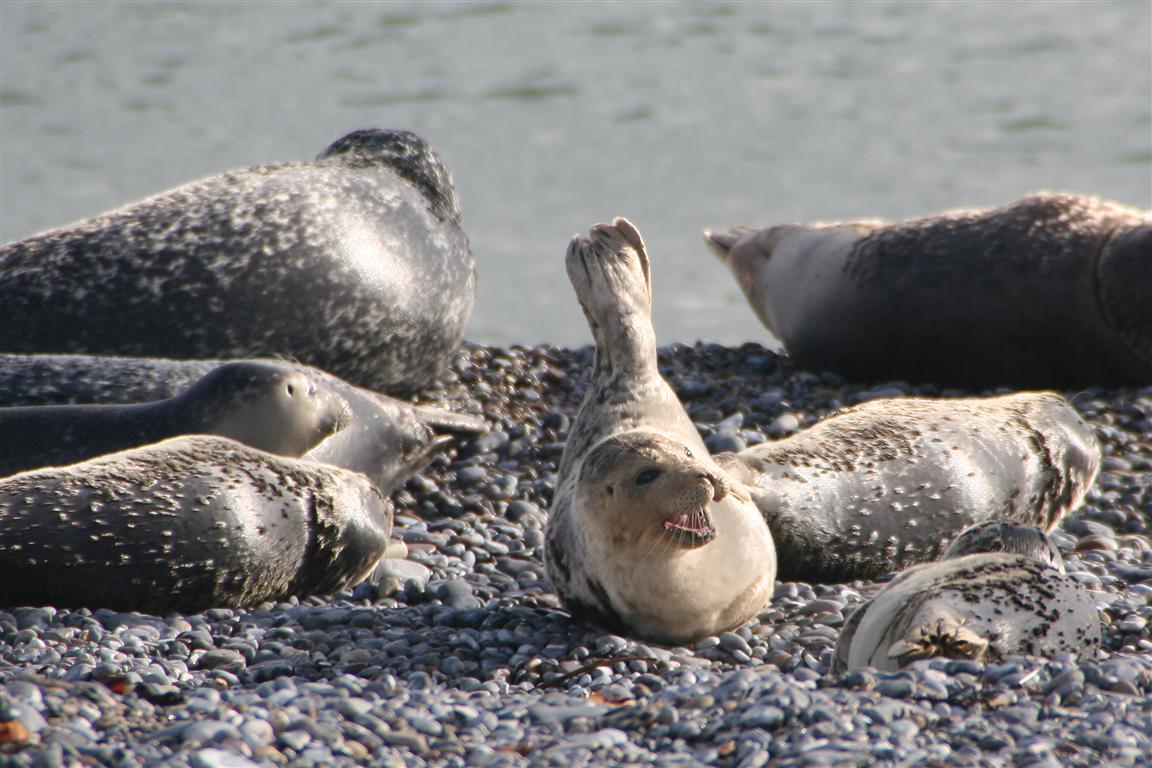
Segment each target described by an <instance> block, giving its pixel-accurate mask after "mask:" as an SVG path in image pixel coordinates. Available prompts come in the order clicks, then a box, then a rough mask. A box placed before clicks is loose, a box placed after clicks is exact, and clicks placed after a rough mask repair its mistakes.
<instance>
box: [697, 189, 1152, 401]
mask: <svg viewBox="0 0 1152 768" xmlns="http://www.w3.org/2000/svg"><path fill="white" fill-rule="evenodd" d="M704 237H705V241H706V242H707V243H708V245H709V247H710V248H711V249H712V251H713V252H714V253H715V254H716V255H717V256H719V258H720V260H721V261H723V262H724V263H725V264H726V265H727V266H728V268H729V269H730V270H731V271H732V274H733V275H734V276H735V278H736V281H737V282H738V283H739V284H740V287H741V289H742V290H743V291H744V295H745V296H746V297H747V298H748V301H749V303H750V304H751V305H752V308H753V310H755V312H756V314H757V316H758V317H759V318H760V320H761V322H763V323H764V325H765V326H767V328H768V329H769V330H770V331H771V332H772V333H773V334H775V335H776V336H777V337H778V338H779V339H780V340H781V341H782V342H783V344H784V346H785V347H786V348H787V350H788V351H789V353H791V354H792V356H793V357H794V358H795V359H796V361H797V362H798V363H799V364H801V365H804V366H806V367H809V368H815V369H828V370H833V371H836V372H838V373H841V374H844V375H846V376H851V377H854V378H858V379H890V378H902V379H911V380H921V381H931V382H933V383H937V384H956V385H964V386H994V385H1009V386H1013V387H1015V388H1028V389H1035V388H1046V387H1078V386H1093V385H1103V386H1110V385H1121V384H1136V385H1143V384H1147V383H1148V382H1149V381H1152V215H1150V214H1149V213H1148V212H1147V211H1138V210H1135V209H1131V208H1126V207H1124V206H1121V205H1117V204H1113V203H1108V202H1104V201H1101V200H1098V199H1096V198H1090V197H1078V196H1072V195H1056V194H1037V195H1032V196H1030V197H1026V198H1024V199H1022V200H1020V201H1018V202H1015V203H1012V204H1010V205H1007V206H1005V207H1003V208H996V209H993V210H984V211H961V212H953V213H946V214H942V215H938V216H931V217H928V218H923V219H915V220H911V221H906V222H903V223H900V224H884V223H883V222H877V221H859V222H849V223H843V224H814V225H783V226H776V227H771V228H769V229H761V230H754V229H748V228H735V229H731V230H728V231H724V232H713V231H705V233H704Z"/></svg>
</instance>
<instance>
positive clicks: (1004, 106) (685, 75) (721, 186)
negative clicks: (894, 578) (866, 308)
mask: <svg viewBox="0 0 1152 768" xmlns="http://www.w3.org/2000/svg"><path fill="white" fill-rule="evenodd" d="M1150 9H1152V4H1150V3H1148V2H1146V1H1145V0H1138V1H1136V2H1096V1H1092V2H1081V3H1075V2H1031V3H1012V2H986V3H985V2H952V3H906V2H905V3H896V2H868V3H863V2H855V3H853V2H804V3H800V2H794V3H733V4H717V3H707V4H705V3H696V2H693V3H631V4H624V3H621V4H599V3H581V4H576V3H568V4H551V3H502V4H462V3H451V4H446V3H368V2H359V3H321V2H307V3H302V2H295V3H244V4H240V5H234V4H224V3H193V2H188V3H176V2H169V3H163V4H154V5H142V4H129V3H97V2H83V3H75V2H54V3H21V2H8V1H6V2H4V3H2V4H0V240H2V241H8V240H12V239H15V238H19V237H24V236H26V235H29V234H32V233H34V232H37V231H40V230H43V229H46V228H50V227H53V226H57V225H61V224H65V223H68V222H70V221H73V220H75V219H78V218H82V217H85V216H90V215H94V214H96V213H99V212H101V211H103V210H106V209H108V208H112V207H115V206H118V205H121V204H123V203H126V202H130V201H132V200H135V199H138V198H140V197H143V196H145V195H148V194H151V193H153V192H158V191H160V190H162V189H165V188H167V187H171V186H174V185H177V184H179V183H182V182H184V181H190V180H192V179H195V178H199V177H203V176H207V175H210V174H213V173H217V172H219V171H222V170H226V169H229V168H235V167H241V166H245V165H251V164H255V163H260V162H272V161H280V160H295V159H304V158H308V157H311V156H313V155H315V154H316V153H317V152H318V151H319V150H320V149H322V148H323V147H324V146H325V145H327V144H328V142H330V141H331V140H332V139H334V138H336V137H338V136H340V135H342V134H343V133H345V132H347V131H348V130H351V129H353V128H360V127H367V126H387V127H402V128H410V129H412V130H415V131H417V132H419V133H420V134H422V135H424V136H425V137H426V138H427V139H428V140H429V141H431V142H432V143H433V145H434V146H435V147H437V148H438V149H439V150H440V152H441V154H442V155H443V156H444V157H445V159H446V160H447V162H448V163H449V165H450V167H451V168H452V170H453V173H454V175H455V178H456V182H457V186H458V188H459V190H460V195H461V198H462V201H463V207H464V217H465V226H466V228H467V230H468V232H469V234H470V236H471V238H472V243H473V249H474V251H475V254H476V260H477V265H478V270H479V278H480V281H479V282H480V284H479V301H478V306H477V311H476V315H475V317H474V319H473V322H472V326H471V331H470V333H469V336H470V338H473V339H475V340H478V341H485V342H490V343H509V342H524V343H533V342H538V341H551V342H557V343H565V344H581V343H586V342H587V341H589V336H588V331H587V328H586V327H585V325H584V321H583V318H582V317H581V316H580V313H579V311H578V308H577V306H576V304H575V301H574V299H573V296H572V293H571V289H570V288H569V286H568V282H567V278H566V277H565V274H564V269H563V260H562V256H563V252H564V248H565V245H566V243H567V240H568V238H569V237H570V236H571V235H572V234H573V233H574V232H576V231H581V230H584V229H586V228H587V227H588V225H590V224H592V223H594V222H596V221H602V220H606V219H608V218H610V217H612V216H614V215H626V216H628V217H630V218H631V219H632V220H633V221H634V222H635V223H636V224H637V225H638V226H639V227H640V228H641V230H642V231H643V233H644V235H645V238H646V239H647V241H648V244H649V247H650V250H651V252H652V255H653V269H654V275H655V277H654V282H655V290H656V323H657V331H658V335H659V338H660V339H661V341H663V342H668V341H673V340H684V341H690V340H695V339H698V338H708V339H712V340H717V341H723V342H729V343H735V342H740V341H744V340H748V339H766V338H767V333H766V331H764V330H763V329H762V328H761V327H760V326H759V324H758V323H757V321H756V320H755V318H754V317H753V316H752V313H751V311H750V310H749V309H748V307H747V306H746V304H745V302H744V299H743V297H742V296H741V295H740V293H739V292H738V290H737V289H736V286H735V284H734V283H733V281H732V280H731V278H730V277H729V276H728V274H727V272H726V271H724V270H722V269H721V268H720V266H719V264H718V263H717V262H715V261H714V260H713V259H712V257H711V256H709V255H708V254H707V253H706V252H705V250H704V248H703V245H702V244H701V240H700V235H699V232H700V229H701V228H703V227H707V226H713V227H714V226H724V225H729V224H736V223H747V224H763V225H768V224H773V223H779V222H784V221H805V220H812V219H830V218H844V217H853V218H855V217H872V216H884V217H891V218H898V217H905V216H913V215H919V214H924V213H930V212H934V211H937V210H940V209H944V208H950V207H956V206H966V205H993V204H1000V203H1004V202H1007V201H1009V200H1012V199H1014V198H1016V197H1018V196H1020V195H1022V194H1024V193H1026V192H1029V191H1034V190H1037V189H1042V188H1047V189H1064V190H1070V191H1076V192H1086V193H1095V194H1100V195H1104V196H1107V197H1112V198H1116V199H1119V200H1121V201H1124V202H1127V203H1130V204H1136V205H1140V206H1144V207H1150V206H1152V10H1150Z"/></svg>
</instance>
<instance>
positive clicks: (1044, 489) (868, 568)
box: [715, 392, 1100, 583]
mask: <svg viewBox="0 0 1152 768" xmlns="http://www.w3.org/2000/svg"><path fill="white" fill-rule="evenodd" d="M715 460H716V462H717V463H718V464H719V465H720V466H722V467H723V468H724V469H725V470H726V471H727V472H728V473H729V475H730V476H731V477H732V478H734V479H735V480H738V481H740V482H742V483H745V484H747V485H748V486H750V487H751V488H752V489H753V498H754V499H755V500H756V503H757V505H758V506H759V507H760V510H761V511H762V512H763V513H764V516H765V518H766V519H767V520H768V525H769V527H770V528H771V529H772V537H773V539H774V540H775V542H776V551H777V553H778V554H779V556H780V565H779V570H778V573H777V576H778V577H779V578H780V579H781V580H786V581H806V582H818V583H819V582H823V583H827V582H842V581H852V580H853V579H871V578H876V577H878V576H881V575H883V574H885V573H888V572H890V571H893V570H898V569H901V568H905V567H907V566H909V565H913V564H915V563H918V562H923V561H925V560H931V559H933V558H935V557H936V556H938V555H939V554H940V552H941V551H942V549H943V548H944V546H946V545H947V543H948V542H949V541H950V540H951V539H952V537H953V536H955V535H956V534H957V533H959V532H960V531H961V530H962V529H963V528H965V527H966V526H968V525H971V524H973V523H979V522H984V521H987V520H1003V521H1009V522H1018V523H1027V524H1030V525H1038V526H1041V527H1043V528H1051V527H1052V526H1053V525H1055V524H1056V522H1057V521H1058V520H1059V519H1060V518H1061V517H1063V515H1064V514H1065V513H1067V512H1068V511H1069V510H1071V509H1074V508H1075V507H1077V506H1078V505H1079V504H1080V503H1081V501H1082V500H1083V498H1084V495H1085V494H1086V493H1087V492H1088V489H1089V488H1091V486H1092V483H1093V481H1094V480H1095V478H1096V473H1097V471H1098V469H1099V466H1100V447H1099V445H1098V443H1097V442H1096V438H1095V435H1094V434H1093V432H1092V429H1091V428H1090V427H1089V426H1088V425H1087V424H1085V423H1084V421H1083V420H1082V419H1081V418H1080V416H1079V415H1078V414H1077V413H1076V411H1075V409H1073V408H1072V406H1070V405H1069V404H1068V402H1067V401H1066V400H1065V399H1064V398H1063V397H1061V396H1059V395H1057V394H1054V393H1050V392H1031V393H1019V394H1013V395H1004V396H1001V397H993V398H965V399H945V400H930V399H924V398H894V399H887V400H873V401H871V402H868V403H864V404H863V405H859V406H856V407H855V408H851V409H848V410H846V411H843V412H841V413H838V414H834V415H832V416H829V417H828V418H826V419H824V420H823V421H820V422H817V423H816V424H814V425H813V426H812V427H810V428H809V429H806V430H804V431H802V432H799V433H797V434H795V435H793V436H791V437H789V438H786V439H784V440H778V441H775V442H766V443H761V444H760V445H756V446H753V447H752V448H748V449H747V450H744V451H741V452H740V453H738V454H719V455H717V456H716V457H715Z"/></svg>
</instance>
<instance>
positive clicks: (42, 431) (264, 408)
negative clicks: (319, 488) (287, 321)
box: [0, 362, 352, 477]
mask: <svg viewBox="0 0 1152 768" xmlns="http://www.w3.org/2000/svg"><path fill="white" fill-rule="evenodd" d="M351 415H352V414H351V410H350V408H349V406H348V403H347V402H346V401H345V399H344V398H343V397H341V396H340V395H339V394H337V393H336V392H335V391H334V390H333V389H332V388H330V387H326V386H324V385H323V384H321V383H319V382H318V381H317V379H316V377H313V376H309V375H308V374H307V373H306V372H305V371H304V370H300V369H292V368H288V367H285V366H276V365H271V364H266V363H258V362H241V363H228V364H225V365H221V366H218V367H216V368H214V369H212V370H210V371H209V372H208V373H206V374H205V375H204V376H203V377H201V378H200V380H199V381H197V382H195V383H194V384H193V385H192V386H191V387H189V388H188V389H186V390H185V391H184V392H182V393H181V394H179V395H177V396H175V397H171V398H168V399H166V400H160V401H158V402H152V403H137V404H129V405H45V406H24V407H19V406H17V407H8V408H0V435H3V436H4V439H3V440H0V477H4V476H7V475H12V474H15V473H17V472H21V471H23V470H27V469H33V468H36V467H46V466H53V465H61V464H73V463H75V462H78V461H83V460H85V459H91V458H94V457H96V456H101V455H103V454H106V453H115V452H117V451H122V450H126V449H128V448H135V447H138V446H141V445H150V444H152V443H157V442H160V441H161V440H164V439H165V438H169V437H175V436H176V435H188V434H214V435H220V436H221V437H228V438H231V439H233V440H236V441H238V442H241V443H244V444H245V445H248V446H251V447H253V448H256V449H259V450H262V451H268V452H270V453H275V454H279V455H281V456H301V455H303V454H304V453H305V452H307V451H310V450H313V449H315V448H316V447H317V446H318V445H319V444H320V443H321V441H323V440H324V439H325V438H327V437H329V436H331V435H334V434H335V433H336V432H338V431H339V430H340V429H342V428H343V427H344V426H345V425H346V424H347V423H348V421H349V419H350V418H351Z"/></svg>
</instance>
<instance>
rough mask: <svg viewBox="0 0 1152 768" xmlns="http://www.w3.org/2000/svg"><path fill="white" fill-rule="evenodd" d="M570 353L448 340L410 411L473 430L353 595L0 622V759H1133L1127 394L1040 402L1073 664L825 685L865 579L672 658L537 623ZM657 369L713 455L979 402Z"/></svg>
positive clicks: (686, 350) (941, 666)
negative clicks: (435, 379)
mask: <svg viewBox="0 0 1152 768" xmlns="http://www.w3.org/2000/svg"><path fill="white" fill-rule="evenodd" d="M592 354H593V353H592V348H591V347H590V346H585V347H580V348H576V349H565V348H558V347H553V346H546V345H545V346H536V347H530V348H529V347H519V346H512V347H509V348H497V347H488V346H479V345H466V346H465V347H464V348H463V349H462V350H461V351H460V352H459V353H458V354H457V356H456V359H455V362H454V364H453V366H452V369H451V370H450V371H449V372H447V373H446V374H445V375H444V376H442V377H441V380H440V383H439V384H438V385H437V386H436V387H435V388H433V389H431V390H429V391H428V392H426V393H424V395H423V396H422V397H421V402H424V403H427V404H431V405H437V406H440V407H445V408H450V409H452V410H455V411H459V412H465V413H472V414H476V415H480V416H482V417H484V418H485V419H486V420H487V422H488V424H489V427H490V431H489V432H488V433H487V434H485V435H482V436H479V437H475V438H471V439H469V440H465V441H462V442H459V443H456V444H454V445H452V446H450V447H449V449H448V450H447V451H446V452H444V453H443V454H442V455H440V456H439V457H437V458H436V459H435V460H434V461H433V463H432V464H431V465H430V466H428V467H427V468H426V469H425V470H424V471H423V472H422V473H421V474H419V475H417V476H415V477H413V478H412V479H411V480H410V481H408V483H407V484H406V485H405V486H404V487H403V488H401V489H400V490H398V491H397V492H396V493H395V494H394V495H393V501H394V503H395V506H396V523H395V530H394V534H393V536H394V539H395V542H394V545H393V547H392V548H391V549H390V551H389V559H387V560H385V561H383V562H382V563H381V565H380V566H379V567H378V568H377V570H376V571H375V573H374V574H373V575H372V577H371V578H370V579H369V580H368V581H366V582H365V583H363V584H361V585H359V586H358V587H356V588H355V589H354V590H351V591H348V592H342V593H340V594H337V595H333V596H328V597H308V596H302V597H300V598H299V599H293V600H291V601H289V602H284V603H275V604H273V603H266V604H262V605H259V606H256V607H254V608H251V609H248V610H228V609H214V610H209V611H206V612H205V613H203V614H197V615H188V616H182V615H168V616H151V615H145V614H138V613H116V612H112V611H108V610H95V611H90V610H87V609H83V610H63V609H61V610H57V609H54V608H52V607H24V608H15V609H7V610H0V765H4V766H7V765H11V766H20V767H25V766H97V765H99V766H122V767H124V768H134V767H135V766H159V765H164V766H194V767H195V768H212V767H216V768H225V767H228V766H249V765H269V766H281V765H284V766H353V765H380V766H425V765H437V766H439V765H446V766H552V765H554V766H617V765H657V766H694V765H719V766H733V767H739V768H755V767H756V766H807V765H813V766H816V765H820V766H827V765H834V766H840V765H843V766H850V765H931V766H1000V765H1011V766H1047V765H1051V766H1061V765H1077V766H1080V765H1083V766H1101V765H1120V766H1127V765H1130V766H1143V765H1148V764H1149V763H1152V639H1150V633H1149V624H1150V622H1152V546H1150V544H1149V539H1148V535H1149V528H1150V527H1152V387H1149V388H1143V389H1133V388H1127V389H1107V390H1105V389H1089V390H1084V391H1077V392H1066V393H1064V394H1065V395H1066V396H1067V397H1068V398H1069V399H1070V400H1071V402H1072V403H1073V404H1074V405H1075V407H1076V408H1077V409H1078V410H1079V411H1080V413H1081V414H1082V415H1083V416H1084V418H1085V419H1086V420H1087V421H1088V422H1089V423H1090V424H1091V425H1093V427H1094V428H1095V430H1096V434H1097V436H1098V437H1099V439H1100V441H1101V445H1102V448H1103V453H1104V461H1103V467H1102V471H1101V474H1100V477H1099V479H1098V480H1097V482H1096V484H1095V486H1094V488H1093V489H1092V491H1091V492H1090V493H1089V495H1088V498H1087V500H1086V502H1085V504H1084V505H1083V506H1082V507H1081V508H1080V509H1078V510H1076V511H1075V513H1074V514H1072V515H1071V516H1069V517H1068V518H1066V519H1065V520H1064V521H1063V523H1062V524H1061V525H1060V526H1058V527H1057V529H1056V530H1055V532H1054V538H1055V541H1056V543H1057V544H1058V546H1059V548H1060V550H1061V552H1062V554H1063V555H1064V557H1065V559H1066V562H1067V567H1068V571H1069V573H1070V574H1071V575H1072V576H1073V577H1074V578H1075V579H1077V580H1078V581H1080V582H1081V583H1083V584H1084V585H1085V586H1087V587H1088V588H1090V589H1092V590H1094V595H1095V597H1096V600H1097V605H1098V607H1099V608H1100V610H1101V615H1102V618H1103V620H1104V627H1105V629H1104V642H1103V645H1102V648H1101V651H1100V653H1099V654H1098V655H1097V656H1096V657H1094V658H1073V657H1060V658H1050V659H1040V658H1030V657H1018V658H1009V659H1006V660H1004V661H1002V662H996V663H987V664H985V663H979V662H972V661H951V660H946V659H933V660H927V661H919V662H916V663H914V664H912V665H911V666H909V667H908V668H906V669H904V670H902V671H900V672H894V673H880V672H872V671H868V670H863V671H861V670H857V671H853V672H849V673H847V674H844V675H831V674H830V673H829V668H830V662H831V656H832V650H833V648H834V646H835V643H836V637H837V634H838V632H839V628H840V626H841V625H842V624H843V622H844V619H845V615H846V613H848V612H850V611H851V610H852V608H854V607H855V606H856V605H858V604H859V603H860V602H862V600H863V599H865V598H866V597H867V596H868V595H870V594H872V593H874V592H875V590H876V589H877V588H878V586H879V585H878V583H875V582H855V583H851V584H844V585H809V584H804V583H794V582H784V583H779V584H778V585H777V588H776V592H775V597H774V599H773V601H772V603H771V605H770V606H769V607H768V609H767V610H766V611H765V612H763V613H762V614H761V615H760V616H759V617H758V618H757V619H755V620H753V621H752V622H750V623H748V624H746V625H744V626H742V627H739V628H737V629H736V630H734V631H731V632H724V633H722V634H720V635H719V636H715V637H708V638H705V639H704V640H702V641H701V642H699V643H698V644H696V645H695V646H693V647H665V646H660V645H656V644H651V643H644V642H639V641H636V640H633V639H630V638H627V637H621V636H616V635H612V634H609V633H607V632H606V631H604V630H602V629H600V628H598V627H596V626H593V625H588V624H584V623H580V622H576V621H573V620H572V619H571V618H570V617H569V616H568V615H567V614H566V613H565V612H564V611H563V610H562V609H561V608H560V605H559V603H558V601H557V599H556V597H555V595H554V594H553V592H552V590H551V587H550V585H549V584H548V581H547V578H546V576H545V572H544V568H543V564H542V553H543V545H544V536H543V531H544V525H545V521H546V517H547V510H548V508H549V504H550V502H551V497H552V493H553V492H554V490H555V483H556V469H557V465H558V463H559V460H560V455H561V453H562V451H563V445H564V441H565V439H566V437H567V431H568V429H569V426H570V424H571V422H572V420H573V418H574V416H575V413H576V410H577V408H578V407H579V404H580V400H581V398H582V396H583V394H584V392H585V391H586V389H587V386H588V380H589V369H590V366H591V362H592ZM660 367H661V372H662V373H663V374H664V376H665V377H666V378H667V379H668V381H669V383H670V384H671V385H672V387H673V388H674V389H675V390H676V392H677V393H678V394H679V396H680V398H681V400H682V401H683V403H684V405H685V407H686V408H687V410H688V412H689V414H690V415H691V417H692V419H693V421H694V422H696V424H697V426H698V428H699V429H700V431H701V433H702V434H703V435H704V437H705V440H706V442H707V444H708V446H709V448H710V450H712V451H713V452H714V453H715V452H720V451H732V450H741V449H742V448H744V447H745V446H748V445H753V444H756V443H758V442H762V441H765V440H773V439H778V438H780V437H784V436H786V435H788V434H791V433H792V432H794V431H796V430H798V429H802V428H804V427H806V426H808V425H810V424H812V423H813V422H814V421H816V420H817V419H818V418H820V417H822V416H824V415H827V414H829V413H832V412H834V411H836V410H838V409H840V408H843V407H845V406H848V405H852V404H855V403H858V402H863V401H865V400H869V399H873V398H877V397H900V396H908V395H926V396H958V395H964V394H993V392H985V393H975V392H960V391H956V390H941V389H940V388H938V387H934V386H931V385H923V386H911V385H908V384H906V383H904V382H868V383H856V382H852V383H849V382H846V381H844V380H843V379H842V378H840V377H838V376H835V375H832V374H827V373H824V374H820V373H812V372H807V371H799V370H795V369H794V368H793V366H792V363H791V362H790V361H789V359H788V358H787V357H784V356H781V355H777V354H776V353H774V352H772V351H770V350H768V349H766V348H764V347H762V346H759V345H756V344H745V345H743V346H739V347H725V346H718V345H714V344H708V343H703V342H702V343H698V344H695V345H681V344H675V345H672V346H669V347H663V348H661V350H660Z"/></svg>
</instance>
